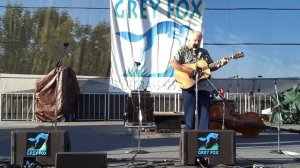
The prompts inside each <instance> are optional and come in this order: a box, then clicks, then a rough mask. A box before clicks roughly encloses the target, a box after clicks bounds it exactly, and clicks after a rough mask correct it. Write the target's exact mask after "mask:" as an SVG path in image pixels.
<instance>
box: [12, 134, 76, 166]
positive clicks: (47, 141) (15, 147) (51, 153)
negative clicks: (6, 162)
mask: <svg viewBox="0 0 300 168" xmlns="http://www.w3.org/2000/svg"><path fill="white" fill-rule="evenodd" d="M70 150H71V143H70V137H69V134H68V132H67V131H64V130H14V131H12V132H11V164H13V165H24V164H25V162H31V161H33V160H34V162H36V163H37V164H38V165H40V166H54V165H55V155H56V153H57V152H63V151H65V152H67V151H70Z"/></svg>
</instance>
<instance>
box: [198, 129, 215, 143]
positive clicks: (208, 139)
mask: <svg viewBox="0 0 300 168" xmlns="http://www.w3.org/2000/svg"><path fill="white" fill-rule="evenodd" d="M198 139H199V140H200V141H202V142H205V146H207V145H208V143H209V142H210V140H211V139H215V140H218V139H219V134H217V133H213V132H212V133H209V134H208V135H207V136H206V137H205V138H203V137H200V138H198Z"/></svg>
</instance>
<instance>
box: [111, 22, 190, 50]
mask: <svg viewBox="0 0 300 168" xmlns="http://www.w3.org/2000/svg"><path fill="white" fill-rule="evenodd" d="M190 30H192V29H191V28H190V27H189V26H185V25H180V24H178V23H176V22H172V21H164V22H159V23H157V24H156V25H154V26H153V27H151V28H150V29H149V30H148V31H146V32H145V33H144V34H141V35H137V34H134V33H131V32H117V33H116V34H117V35H118V36H120V37H122V38H123V39H125V40H127V41H130V42H137V41H140V40H142V39H144V38H146V42H147V44H146V46H145V47H144V52H145V51H147V50H149V49H150V48H151V47H152V46H153V44H154V42H155V41H156V39H157V36H158V35H160V34H167V35H168V37H169V38H172V39H176V40H178V41H179V43H181V40H182V39H183V38H185V37H186V36H187V33H188V31H190Z"/></svg>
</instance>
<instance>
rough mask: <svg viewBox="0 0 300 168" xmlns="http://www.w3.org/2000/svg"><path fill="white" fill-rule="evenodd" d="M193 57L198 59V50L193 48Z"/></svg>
mask: <svg viewBox="0 0 300 168" xmlns="http://www.w3.org/2000/svg"><path fill="white" fill-rule="evenodd" d="M193 56H194V57H196V56H197V48H194V47H193Z"/></svg>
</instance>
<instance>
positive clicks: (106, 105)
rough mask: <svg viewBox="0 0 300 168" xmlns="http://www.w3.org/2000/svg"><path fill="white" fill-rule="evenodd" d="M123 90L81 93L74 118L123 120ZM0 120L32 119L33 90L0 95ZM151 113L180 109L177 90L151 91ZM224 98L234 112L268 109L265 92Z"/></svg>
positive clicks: (124, 103) (179, 98)
mask: <svg viewBox="0 0 300 168" xmlns="http://www.w3.org/2000/svg"><path fill="white" fill-rule="evenodd" d="M128 96H129V95H128V94H126V93H95V94H94V93H81V94H80V97H79V103H78V112H76V113H73V118H74V119H75V120H97V121H114V120H123V114H124V112H125V111H126V101H127V98H128ZM0 97H1V98H0V121H5V120H23V121H34V120H35V118H34V110H35V94H34V93H2V94H0ZM152 97H153V108H154V111H155V112H183V107H182V106H183V105H182V101H181V99H182V98H181V93H151V98H152ZM225 97H226V99H227V100H228V101H231V102H232V103H233V104H234V105H235V110H236V112H239V113H241V114H242V113H245V112H249V111H251V112H256V113H258V114H259V115H261V111H262V110H263V109H267V108H271V107H272V101H271V97H270V95H269V94H263V93H260V94H252V95H249V94H241V93H240V94H234V93H231V94H226V95H225Z"/></svg>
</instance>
